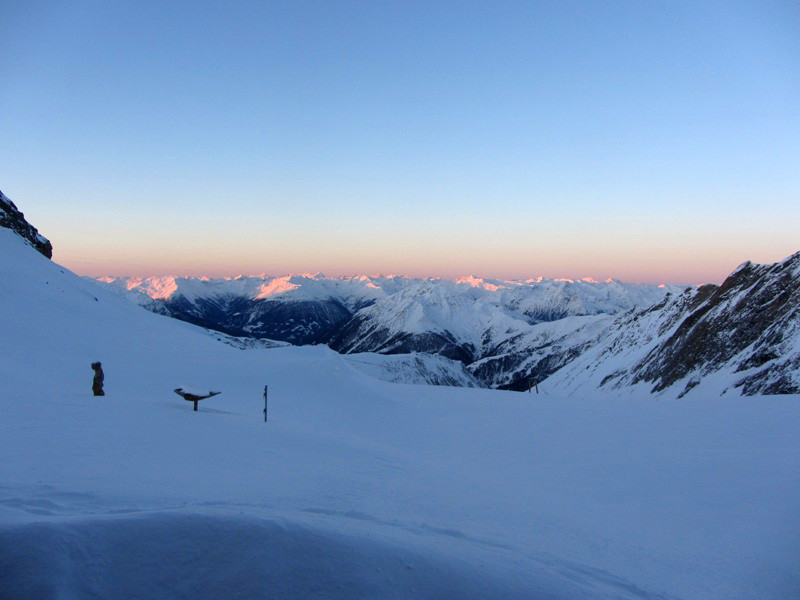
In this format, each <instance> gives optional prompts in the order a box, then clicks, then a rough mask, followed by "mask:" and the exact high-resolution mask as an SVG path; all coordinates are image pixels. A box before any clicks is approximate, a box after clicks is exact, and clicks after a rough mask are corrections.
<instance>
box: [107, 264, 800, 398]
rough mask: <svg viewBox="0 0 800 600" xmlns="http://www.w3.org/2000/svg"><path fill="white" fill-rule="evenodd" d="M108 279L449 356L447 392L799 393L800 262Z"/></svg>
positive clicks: (207, 314)
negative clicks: (662, 271) (622, 270)
mask: <svg viewBox="0 0 800 600" xmlns="http://www.w3.org/2000/svg"><path fill="white" fill-rule="evenodd" d="M99 282H100V283H101V284H103V285H105V286H108V287H110V288H111V289H113V290H115V291H117V292H118V293H121V294H123V295H125V296H127V297H128V298H129V299H131V300H134V301H136V302H137V303H139V304H141V305H142V306H145V307H146V308H148V309H149V310H151V311H153V312H157V313H160V314H164V315H168V316H171V317H175V318H178V319H181V320H184V321H188V322H191V323H195V324H198V325H202V326H204V327H208V328H211V329H215V330H218V331H221V332H224V333H226V334H229V335H233V336H237V337H239V338H241V337H246V338H256V339H258V338H268V339H272V340H279V341H284V342H288V343H291V344H299V345H303V344H326V345H328V346H329V347H331V348H333V349H334V350H336V351H338V352H341V353H344V354H353V353H379V354H384V355H411V354H415V355H420V354H425V355H435V356H439V357H443V358H445V359H449V361H448V362H447V363H446V365H447V368H448V369H449V375H448V376H447V377H443V378H439V382H442V383H448V384H452V383H457V384H459V385H464V384H465V382H466V384H467V385H482V386H486V387H492V388H498V389H511V390H520V391H522V390H529V389H532V388H535V389H538V386H540V385H541V386H542V387H546V388H550V389H552V388H554V387H557V388H558V389H559V390H560V391H564V390H570V391H571V392H573V393H579V392H588V391H594V390H601V391H603V390H604V391H608V392H613V393H620V392H624V391H625V390H627V389H633V388H637V389H638V388H641V387H644V388H646V389H647V390H648V391H650V392H651V393H656V394H658V393H664V392H668V393H669V394H671V395H678V396H682V395H685V394H687V393H689V392H690V391H691V390H692V389H693V388H694V387H696V386H698V385H701V384H703V387H706V388H709V391H711V392H712V393H714V394H726V393H731V392H732V391H738V392H740V393H742V394H747V395H752V394H765V393H797V392H799V391H800V375H799V374H798V373H800V341H799V340H800V335H798V322H799V317H798V306H799V305H800V253H797V254H794V255H792V256H790V257H788V258H787V259H785V260H784V261H781V262H779V263H775V264H772V265H756V264H753V263H751V262H746V263H744V264H742V265H741V266H740V267H739V268H738V269H737V270H736V271H735V272H734V273H732V274H731V275H730V276H729V277H728V278H727V279H726V280H725V281H724V282H723V283H722V284H721V285H719V286H717V285H712V284H709V285H701V286H690V287H684V286H676V285H660V286H656V285H646V284H632V283H623V282H620V281H615V280H609V281H605V282H597V281H593V280H589V279H586V280H577V281H576V280H569V279H534V280H513V281H505V280H497V279H487V278H479V277H474V276H470V277H464V278H461V279H458V280H455V281H449V280H443V279H417V278H410V277H402V276H375V277H369V276H357V277H345V278H338V279H329V278H325V277H324V276H322V275H319V274H317V275H291V276H283V277H268V276H257V277H246V276H240V277H232V278H221V279H207V278H179V277H148V278H135V277H104V278H101V279H100V280H99ZM403 364H406V365H412V366H413V365H414V364H415V363H414V361H410V362H404V363H403ZM440 366H441V365H439V367H440ZM417 379H418V377H417ZM423 379H425V378H423Z"/></svg>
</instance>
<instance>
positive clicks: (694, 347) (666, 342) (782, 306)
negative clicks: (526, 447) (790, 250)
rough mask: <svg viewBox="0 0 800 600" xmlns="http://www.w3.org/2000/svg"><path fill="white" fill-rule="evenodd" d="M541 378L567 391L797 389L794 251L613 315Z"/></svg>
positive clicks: (799, 309)
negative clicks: (605, 327)
mask: <svg viewBox="0 0 800 600" xmlns="http://www.w3.org/2000/svg"><path fill="white" fill-rule="evenodd" d="M547 385H548V386H551V387H552V388H557V389H560V390H564V391H566V390H569V391H571V392H572V393H575V392H580V391H587V392H588V391H591V390H595V389H598V388H599V389H606V390H623V389H625V388H633V387H644V388H645V389H647V390H648V391H650V392H652V393H667V394H670V395H676V396H677V397H682V396H685V395H686V394H689V393H691V392H692V391H693V390H695V389H701V390H703V391H704V392H705V393H711V394H715V395H717V394H726V393H742V394H744V395H755V394H790V393H800V252H798V253H796V254H794V255H792V256H790V257H789V258H787V259H786V260H784V261H782V262H779V263H775V264H769V265H756V264H753V263H750V262H747V263H744V264H743V265H741V266H740V267H739V268H738V269H737V270H736V271H735V272H734V273H732V274H731V275H730V276H729V277H728V278H727V279H726V280H725V281H724V282H723V283H722V285H720V286H716V285H705V286H701V287H699V288H690V289H687V290H686V291H685V292H683V293H682V294H679V295H677V296H675V297H670V298H668V299H666V300H665V301H664V302H662V303H660V304H658V305H655V306H652V307H650V308H648V309H646V310H639V311H633V312H631V313H629V314H625V315H621V316H620V317H618V318H617V319H615V320H614V321H613V322H612V323H611V324H610V325H609V326H608V330H607V331H606V332H605V333H604V334H602V335H601V336H600V337H599V338H598V340H597V341H596V342H595V343H594V344H592V345H591V347H590V348H589V349H586V351H585V352H583V353H581V355H580V357H578V358H576V359H575V360H574V361H573V362H572V363H570V364H568V365H567V366H565V367H564V368H563V369H561V370H559V371H558V372H556V373H555V374H554V375H553V376H552V377H551V378H550V379H548V380H547Z"/></svg>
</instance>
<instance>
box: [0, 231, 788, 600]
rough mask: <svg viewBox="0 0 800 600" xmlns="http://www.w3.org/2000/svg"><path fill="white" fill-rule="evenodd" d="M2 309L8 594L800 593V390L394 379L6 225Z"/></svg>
mask: <svg viewBox="0 0 800 600" xmlns="http://www.w3.org/2000/svg"><path fill="white" fill-rule="evenodd" d="M0 292H1V293H0V331H2V336H0V355H1V356H2V357H3V360H2V361H0V386H1V389H2V393H0V416H1V417H2V418H0V440H1V442H0V443H1V444H2V450H3V456H2V463H1V464H0V597H2V598H3V599H4V600H16V599H18V598H24V599H26V600H27V599H33V600H36V599H39V598H98V597H99V598H193V599H204V598H221V597H225V598H257V597H271V598H309V597H327V598H376V597H405V598H411V597H427V598H446V597H459V598H500V597H502V598H638V599H641V598H698V597H702V598H725V599H729V598H789V597H796V596H797V595H798V592H800V575H798V572H797V568H796V558H797V556H798V552H800V542H798V540H800V525H799V524H798V521H797V519H796V515H797V509H798V506H800V485H798V480H797V477H796V474H797V472H798V470H800V436H798V435H797V432H798V430H799V429H800V396H783V397H758V398H723V399H719V398H716V399H715V398H713V397H700V398H697V399H696V400H693V399H692V398H690V397H687V398H684V399H683V400H682V401H681V402H653V401H652V400H650V399H649V398H648V397H647V396H642V397H632V398H629V399H620V398H617V399H615V400H613V401H605V402H600V401H598V399H597V398H595V397H592V396H585V397H571V398H561V397H553V396H548V395H546V393H545V390H544V389H543V390H542V393H540V394H539V395H536V394H516V393H511V392H502V391H494V390H484V389H467V388H453V387H436V386H429V385H398V384H390V383H386V382H382V381H378V380H376V379H374V378H371V377H368V376H367V375H365V374H363V373H361V372H360V370H359V369H357V368H355V367H354V365H353V364H351V363H349V362H348V359H347V357H344V356H342V355H339V354H336V353H335V352H333V351H331V350H330V349H328V348H326V347H324V346H316V347H309V346H306V347H279V348H273V349H260V348H255V349H249V350H241V349H237V348H233V347H231V346H229V345H227V344H224V343H220V342H219V341H217V340H216V339H214V338H213V337H212V336H209V335H208V333H207V332H205V331H202V330H198V329H197V328H196V327H194V326H191V325H189V324H185V323H181V322H179V321H176V320H173V319H168V318H165V317H163V316H159V315H155V314H152V313H149V312H147V311H144V310H142V309H141V308H140V307H138V306H136V305H135V304H133V303H130V302H128V301H126V300H125V299H123V298H120V297H119V296H118V295H116V294H113V293H111V292H108V291H105V290H102V289H97V287H95V285H94V284H92V283H91V282H87V281H85V280H82V279H80V278H78V277H76V276H74V275H73V274H71V273H70V272H69V271H67V270H66V269H63V268H61V267H59V266H58V265H56V264H53V263H51V262H50V261H48V260H47V259H45V258H44V257H43V256H41V255H40V254H38V253H36V252H35V251H34V250H33V249H32V248H30V247H29V246H27V245H26V244H25V243H23V242H22V241H21V240H20V238H19V237H17V236H16V235H15V234H13V233H11V232H10V231H9V230H4V229H0ZM96 360H101V361H102V363H103V366H104V369H105V372H106V392H107V395H106V396H105V397H93V396H91V395H90V388H91V376H92V372H91V370H90V368H89V365H90V363H91V362H93V361H96ZM265 384H269V390H270V397H269V410H270V412H269V422H268V423H264V422H263V415H262V413H261V410H262V408H263V397H262V391H263V386H264V385H265ZM181 385H189V386H194V387H198V388H206V389H209V388H211V389H220V390H222V394H221V395H220V396H216V397H214V398H211V399H208V400H203V401H201V403H200V410H199V412H196V413H195V412H192V410H191V405H190V404H188V403H186V402H185V401H183V400H182V399H181V398H179V397H178V396H177V395H175V394H174V393H173V392H172V390H173V389H174V388H175V387H178V386H181Z"/></svg>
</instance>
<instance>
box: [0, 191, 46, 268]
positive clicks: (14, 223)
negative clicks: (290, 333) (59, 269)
mask: <svg viewBox="0 0 800 600" xmlns="http://www.w3.org/2000/svg"><path fill="white" fill-rule="evenodd" d="M0 227H6V228H8V229H11V230H12V231H13V232H15V233H16V234H17V235H19V236H20V237H22V238H23V239H24V240H25V241H26V242H28V243H29V244H30V245H31V246H33V247H34V248H36V250H38V251H39V252H41V253H42V254H43V255H44V256H46V257H47V258H53V245H52V244H51V243H50V240H48V239H47V238H45V237H44V236H43V235H41V234H40V233H39V231H38V230H37V229H36V227H34V226H33V225H31V224H30V223H28V221H26V220H25V215H24V214H22V213H21V212H20V210H19V209H18V208H17V207H16V206H15V205H14V203H13V202H12V201H11V200H9V199H8V196H5V195H4V194H3V192H0Z"/></svg>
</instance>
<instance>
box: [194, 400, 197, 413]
mask: <svg viewBox="0 0 800 600" xmlns="http://www.w3.org/2000/svg"><path fill="white" fill-rule="evenodd" d="M194 412H197V400H195V401H194Z"/></svg>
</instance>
